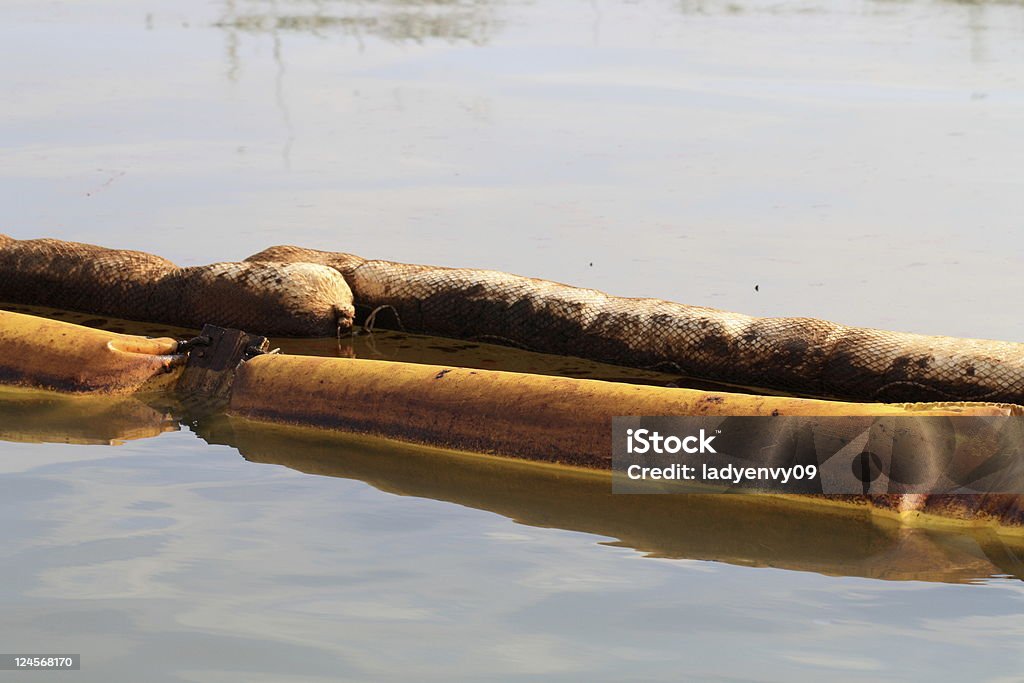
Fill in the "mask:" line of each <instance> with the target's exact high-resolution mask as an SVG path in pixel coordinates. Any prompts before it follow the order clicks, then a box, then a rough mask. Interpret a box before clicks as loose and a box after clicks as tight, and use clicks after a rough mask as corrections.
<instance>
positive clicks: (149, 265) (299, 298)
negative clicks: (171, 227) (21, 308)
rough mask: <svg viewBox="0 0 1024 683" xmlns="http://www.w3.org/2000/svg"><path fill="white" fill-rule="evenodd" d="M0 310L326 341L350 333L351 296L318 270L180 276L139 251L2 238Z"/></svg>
mask: <svg viewBox="0 0 1024 683" xmlns="http://www.w3.org/2000/svg"><path fill="white" fill-rule="evenodd" d="M0 301H6V302H9V303H20V304H31V305H37V306H52V307H54V308H64V309H69V310H75V311H86V312H89V313H99V314H103V315H110V316H116V317H119V318H128V319H131V320H146V321H152V322H161V323H166V324H171V325H179V326H181V327H190V328H199V327H202V326H203V324H204V323H211V324H214V325H220V326H223V327H234V328H238V329H243V330H247V331H253V332H272V333H274V334H278V335H284V336H304V337H310V336H329V335H333V334H335V333H336V332H337V331H338V330H339V328H340V329H344V330H347V329H348V328H349V327H350V326H351V324H352V316H353V306H352V293H351V291H350V290H349V288H348V285H347V284H345V280H344V279H343V278H342V277H341V276H340V275H339V274H338V273H337V271H335V270H333V269H331V268H328V267H326V266H324V265H321V264H315V263H244V262H243V263H214V264H211V265H207V266H192V267H188V268H179V267H178V266H176V265H174V264H173V263H171V262H170V261H168V260H167V259H164V258H160V257H159V256H153V255H152V254H147V253H144V252H141V251H128V250H123V249H106V248H104V247H97V246H93V245H91V244H80V243H78V242H63V241H60V240H53V239H37V240H15V239H13V238H11V237H8V236H6V235H0Z"/></svg>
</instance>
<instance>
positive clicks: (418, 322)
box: [247, 246, 1024, 403]
mask: <svg viewBox="0 0 1024 683" xmlns="http://www.w3.org/2000/svg"><path fill="white" fill-rule="evenodd" d="M247 260H248V261H255V262H263V261H273V262H302V263H320V264H325V265H328V266H331V267H333V268H335V269H336V270H337V271H338V272H340V273H341V274H342V275H343V276H344V277H345V280H346V281H347V282H348V284H349V286H350V287H351V288H352V292H353V297H354V300H355V303H356V306H357V308H358V309H360V310H361V311H362V312H363V314H366V313H367V312H372V311H378V312H379V313H380V315H378V316H376V317H377V318H378V321H376V322H377V324H379V325H390V326H395V327H399V328H401V329H405V330H407V331H410V332H423V333H427V334H432V335H437V336H445V337H454V338H458V339H476V340H487V341H496V342H498V343H505V344H511V345H515V346H521V347H524V348H528V349H531V350H534V351H543V352H547V353H555V354H566V355H572V356H580V357H584V358H590V359H593V360H598V361H602V362H607V363H614V364H619V365H628V366H633V367H664V368H667V369H668V368H671V369H675V370H677V371H679V372H681V373H683V374H685V375H687V376H689V377H694V378H700V379H708V380H716V381H720V382H730V383H735V384H740V385H745V386H754V387H763V388H771V389H778V390H782V391H788V392H793V393H798V394H805V395H812V396H822V397H832V398H841V399H846V400H865V401H889V402H899V401H997V402H1009V403H1024V344H1019V343H1012V342H998V341H987V340H979V339H959V338H953V337H934V336H925V335H919V334H910V333H904V332H889V331H884V330H874V329H867V328H858V327H848V326H845V325H839V324H837V323H832V322H828V321H825V320H816V319H812V318H755V317H751V316H746V315H741V314H737V313H729V312H726V311H720V310H716V309H713V308H705V307H701V306H689V305H685V304H678V303H672V302H669V301H662V300H659V299H628V298H623V297H614V296H609V295H607V294H604V293H603V292H599V291H596V290H593V289H580V288H577V287H570V286H568V285H563V284H558V283H556V282H550V281H546V280H537V279H532V278H527V277H521V276H517V275H509V274H507V273H501V272H496V271H488V270H475V269H463V268H440V267H433V266H420V265H410V264H404V263H393V262H389V261H370V260H365V259H362V258H360V257H358V256H353V255H351V254H345V253H332V252H323V251H316V250H312V249H302V248H299V247H292V246H278V247H271V248H269V249H266V250H264V251H262V252H260V253H258V254H255V255H254V256H251V257H249V259H247ZM392 313H393V314H394V315H391V314H392Z"/></svg>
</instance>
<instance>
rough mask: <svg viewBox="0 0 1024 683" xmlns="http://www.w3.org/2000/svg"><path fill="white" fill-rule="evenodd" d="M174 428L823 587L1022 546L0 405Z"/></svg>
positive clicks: (952, 575) (49, 433)
mask: <svg viewBox="0 0 1024 683" xmlns="http://www.w3.org/2000/svg"><path fill="white" fill-rule="evenodd" d="M179 424H181V425H183V426H186V427H187V428H189V429H191V430H192V431H193V432H194V433H196V434H197V435H198V436H199V437H200V438H202V439H203V440H205V441H206V442H207V443H209V444H211V445H227V446H230V447H232V448H234V449H236V450H237V451H238V452H239V453H240V454H241V455H242V457H244V458H245V459H246V460H249V461H251V462H257V463H269V464H277V465H283V466H286V467H288V468H291V469H293V470H297V471H299V472H304V473H308V474H312V475H318V476H328V477H337V478H344V479H354V480H358V481H362V482H366V483H368V484H370V485H372V486H374V487H375V488H377V489H378V490H380V491H383V492H387V493H392V494H398V495H402V496H415V497H418V498H427V499H432V500H437V501H444V502H448V503H455V504H457V505H461V506H465V507H469V508H474V509H477V510H484V511H488V512H493V513H496V514H499V515H502V516H504V517H507V518H509V519H512V520H514V521H516V522H518V523H520V524H525V525H529V526H533V527H542V528H558V529H564V530H568V531H576V532H583V533H587V534H594V535H598V536H603V537H608V538H611V539H615V540H614V541H611V542H608V543H606V544H607V545H616V546H621V547H626V548H632V549H634V550H637V551H639V552H641V553H643V554H645V555H647V556H649V557H658V558H667V559H674V560H680V559H687V560H711V561H716V562H725V563H729V564H733V565H740V566H753V567H776V568H783V569H789V570H797V571H810V572H816V573H820V574H827V575H842V576H856V577H866V578H873V579H886V580H917V581H937V582H945V583H965V582H972V581H976V580H979V579H984V578H988V577H992V576H1002V575H1010V576H1015V577H1018V578H1024V541H1020V542H1017V541H1012V540H1008V538H1006V537H1000V536H998V535H996V534H994V533H992V532H990V531H984V530H974V531H967V532H963V533H948V532H937V531H932V530H923V529H908V528H904V527H901V526H900V525H899V524H898V523H896V522H892V521H890V520H886V519H879V518H872V517H871V516H870V515H867V514H865V513H863V512H851V511H840V510H827V509H821V508H814V509H810V510H808V509H802V508H800V507H795V506H793V505H791V504H778V503H777V501H773V500H770V499H765V498H754V497H740V496H713V495H708V496H701V495H690V496H626V495H612V494H611V493H610V486H609V482H608V480H607V478H606V477H605V476H604V475H602V474H597V473H587V472H581V471H573V470H566V469H562V468H552V467H548V466H541V465H536V464H532V463H517V462H509V461H505V460H497V459H493V458H487V457H481V456H470V455H465V454H456V453H450V452H446V451H440V450H436V449H430V448H423V447H417V446H411V445H405V444H398V443H394V442H387V441H383V440H380V439H372V438H366V437H357V436H346V435H331V434H325V433H322V432H317V431H313V430H304V429H293V428H288V427H281V426H276V425H263V424H259V423H255V422H250V421H248V420H241V419H237V418H230V417H227V416H225V415H223V413H222V412H221V411H220V406H217V405H204V404H200V403H181V402H171V401H170V400H169V399H167V398H166V397H154V396H150V397H136V398H131V399H121V400H109V399H108V400H96V399H68V398H61V397H57V398H54V397H52V396H47V395H44V394H39V393H36V392H27V391H23V390H13V391H6V392H2V393H0V440H4V441H17V442H69V443H83V444H105V443H110V444H117V443H121V442H124V441H127V440H132V439H142V438H147V437H153V436H157V435H159V434H161V433H163V432H166V431H173V430H176V429H178V425H179Z"/></svg>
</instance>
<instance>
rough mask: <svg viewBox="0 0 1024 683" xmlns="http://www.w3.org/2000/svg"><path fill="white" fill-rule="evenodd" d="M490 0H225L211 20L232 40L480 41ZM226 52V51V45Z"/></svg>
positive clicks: (491, 14) (488, 29) (487, 29)
mask: <svg viewBox="0 0 1024 683" xmlns="http://www.w3.org/2000/svg"><path fill="white" fill-rule="evenodd" d="M498 4H499V3H497V2H493V1H490V0H462V1H460V0H368V1H367V0H358V1H357V0H331V1H327V2H325V1H323V0H320V1H318V0H290V1H284V2H259V1H250V0H241V1H239V0H227V1H226V2H225V3H224V12H223V16H222V17H221V18H220V19H219V20H218V21H217V22H216V23H215V24H214V25H215V26H217V27H218V28H222V29H224V30H225V31H227V32H228V35H229V41H231V42H233V43H235V44H237V39H238V36H237V33H249V34H269V35H275V36H276V35H277V34H279V33H290V32H296V33H297V32H302V33H311V34H313V35H316V36H318V37H322V38H326V37H329V36H331V35H341V36H346V37H352V38H355V39H356V40H358V41H360V42H362V40H363V39H364V38H365V37H367V36H373V37H375V38H379V39H382V40H386V41H389V42H414V43H426V42H431V41H440V42H444V43H470V44H473V45H484V44H486V43H487V42H488V41H489V40H490V38H491V37H492V36H493V35H494V33H495V32H496V30H497V27H498V25H499V21H498V18H497V15H496V11H495V8H496V6H497V5H498ZM229 51H231V50H229Z"/></svg>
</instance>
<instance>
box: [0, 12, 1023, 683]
mask: <svg viewBox="0 0 1024 683" xmlns="http://www.w3.org/2000/svg"><path fill="white" fill-rule="evenodd" d="M0 12H2V14H0V17H2V18H3V21H2V22H0V59H2V60H3V63H4V64H5V65H7V68H5V69H2V70H0V93H2V94H3V96H4V106H3V109H2V112H0V207H2V208H0V231H3V232H7V233H10V234H13V235H15V236H17V237H21V238H28V237H37V236H44V235H48V236H56V237H64V238H69V239H79V240H84V241H91V242H97V243H101V244H107V245H110V246H119V247H132V248H141V249H146V250H149V251H153V252H156V253H159V254H161V255H164V256H167V257H170V258H172V259H174V260H176V261H177V262H179V263H181V264H194V263H203V262H209V261H214V260H223V259H237V258H241V257H243V256H246V255H248V254H250V253H252V252H255V251H257V250H259V249H262V248H263V247H265V246H267V245H269V244H274V243H281V242H290V243H297V244H302V245H305V246H312V247H320V248H328V249H339V250H347V251H353V252H355V253H359V254H362V255H364V256H370V257H381V258H392V259H397V260H407V261H413V262H428V263H437V264H442V265H471V266H482V267H493V268H500V269H503V270H510V271H514V272H519V273H523V274H527V275H535V276H541V277H548V278H552V279H556V280H561V281H566V282H571V283H574V284H580V285H586V286H593V287H597V288H601V289H605V290H607V291H610V292H614V293H617V294H625V295H647V296H659V297H665V298H671V299H676V300H680V301H684V302H687V303H696V304H706V305H713V306H718V307H721V308H727V309H733V310H739V311H743V312H747V313H754V314H761V315H789V314H797V315H812V316H820V317H827V318H832V319H835V320H839V321H842V322H848V323H854V324H864V325H875V326H881V327H889V328H898V329H905V330H913V331H922V332H931V333H946V334H955V335H965V336H978V337H993V338H1001V339H1014V340H1022V339H1024V323H1022V322H1021V316H1020V314H1019V311H1017V310H1016V306H1015V303H1016V302H1018V301H1020V300H1021V298H1022V295H1024V280H1022V279H1021V278H1020V277H1019V273H1020V266H1021V263H1022V259H1024V239H1022V238H1021V237H1020V234H1021V228H1022V227H1024V226H1022V224H1021V220H1022V219H1021V216H1022V213H1024V212H1022V208H1024V201H1022V199H1021V198H1022V197H1024V176H1022V175H1021V173H1020V163H1021V160H1022V159H1024V3H1017V2H945V1H942V0H916V1H907V2H902V1H897V0H862V1H856V2H854V1H844V0H830V1H825V0H821V1H819V2H813V1H808V2H790V1H785V0H783V1H774V2H769V1H767V0H766V1H763V2H762V1H755V0H736V1H734V2H724V1H723V2H714V1H700V0H675V1H670V0H664V1H657V0H638V1H634V2H625V1H621V2H619V1H611V0H589V1H582V0H564V1H559V2H554V1H550V2H542V1H540V0H537V1H535V2H532V3H530V2H518V1H510V2H498V1H495V2H486V1H483V0H480V1H478V2H471V1H468V0H467V1H463V2H459V1H454V2H451V1H445V2H441V1H438V2H429V1H427V0H421V1H415V0H404V1H396V2H384V1H376V2H375V1H372V0H362V1H359V2H355V1H351V2H348V1H344V0H319V1H315V0H278V1H277V2H271V1H267V2H256V1H252V0H234V1H229V0H226V1H224V2H205V1H204V2H198V1H192V0H185V1H182V2H175V3H170V2H165V3H159V2H152V1H150V0H132V1H131V2H128V1H127V0H123V1H113V0H112V1H109V2H103V1H102V0H95V1H93V0H88V1H84V0H83V1H80V2H74V3H72V2H40V1H38V0H31V1H28V0H25V1H21V0H3V1H2V2H0ZM591 264H592V265H591ZM755 284H756V285H758V286H759V291H755V290H754V285H755ZM385 351H386V350H385ZM366 353H367V351H366V350H365V349H364V350H363V354H364V355H365V354H366ZM438 353H440V354H445V352H444V351H438ZM180 413H181V411H180V408H179V407H177V406H167V405H159V404H158V405H150V404H145V403H140V402H134V401H132V402H127V403H124V404H117V405H114V406H108V407H103V406H95V405H85V404H80V405H78V406H77V407H75V408H74V409H69V408H67V407H66V406H62V405H54V404H51V403H48V402H47V401H41V400H33V401H28V400H26V399H18V400H13V399H11V400H8V399H3V400H0V438H2V439H4V441H0V521H2V522H3V529H4V532H5V538H4V542H3V544H2V545H0V577H2V579H3V581H2V582H0V650H2V651H4V652H16V651H19V650H22V651H29V652H46V651H51V652H60V651H64V652H80V653H82V655H83V669H82V671H81V672H78V673H76V674H64V677H67V678H69V679H71V678H74V679H75V680H79V681H138V680H145V681H213V682H217V681H279V680H288V681H321V680H323V681H326V680H331V681H334V680H353V681H366V680H383V681H390V680H393V681H406V680H438V681H441V680H445V681H447V680H507V681H520V680H536V681H552V680H564V681H584V680H587V681H589V680H608V681H620V680H651V681H675V680H680V679H695V680H729V681H731V680H738V681H747V680H756V681H793V680H803V681H816V680H821V679H822V678H825V677H827V678H830V679H832V680H842V681H848V680H849V681H859V680H864V681H905V680H929V681H934V680H985V681H993V682H1000V683H1005V682H1009V681H1022V680H1024V677H1022V672H1024V655H1022V654H1021V650H1020V647H1019V644H1020V642H1021V639H1022V637H1024V614H1022V612H1024V590H1022V585H1024V584H1021V582H1020V579H1019V577H1021V576H1024V569H1022V568H1021V566H1022V565H1021V558H1022V557H1024V552H1022V550H1021V548H1020V547H1019V546H1017V545H1016V544H1008V542H1006V541H1005V540H1000V539H997V538H994V537H992V536H991V535H985V534H967V533H960V534H939V533H935V532H931V533H924V532H908V531H906V530H900V529H898V528H890V527H887V526H886V525H884V524H881V525H879V524H871V523H869V522H868V521H866V520H864V519H858V518H847V517H832V516H818V517H814V518H808V517H806V516H800V515H794V513H792V512H786V511H781V510H776V509H761V508H753V509H748V508H737V507H735V506H736V505H739V503H736V502H730V503H728V506H727V505H726V503H723V502H707V501H703V502H702V501H700V500H697V499H674V500H670V499H663V498H661V497H658V498H657V500H656V501H650V498H652V497H645V500H646V501H648V502H642V503H641V502H637V501H635V500H633V499H631V498H625V497H622V496H619V497H614V498H613V497H611V496H610V494H608V493H607V486H606V484H605V483H604V482H602V481H595V480H588V479H585V478H584V479H580V480H577V479H576V478H573V477H570V476H568V475H565V474H561V475H556V474H553V473H551V472H544V471H540V472H538V471H534V470H523V469H521V468H503V467H498V466H496V465H493V464H487V463H481V462H479V461H476V460H471V461H462V460H459V459H457V458H453V457H452V456H441V455H438V454H429V453H422V452H419V451H417V450H416V449H409V448H405V447H399V446H395V445H387V444H381V443H374V442H365V441H352V440H339V441H331V440H325V439H323V438H322V437H312V436H305V437H303V436H299V435H296V434H282V433H278V432H275V431H273V430H269V431H267V430H259V429H256V428H254V427H252V426H249V425H245V424H239V423H231V422H225V421H224V420H217V419H211V418H208V417H205V416H195V415H182V414H180ZM182 423H184V425H185V427H184V428H180V425H181V424H182ZM197 435H198V436H197ZM142 437H146V438H142ZM199 437H201V438H199ZM40 440H42V441H57V442H63V441H71V442H73V443H36V442H38V441H40ZM111 441H123V443H122V444H121V445H118V446H110V445H107V444H108V443H109V442H111ZM211 442H212V443H211ZM3 676H4V674H3V673H0V679H3V680H6V678H3ZM6 676H7V678H11V679H12V680H13V679H17V680H21V679H22V678H24V677H25V676H26V675H25V674H22V675H15V674H6ZM38 676H39V675H37V677H38Z"/></svg>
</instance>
